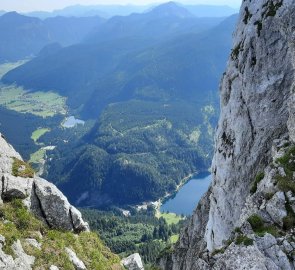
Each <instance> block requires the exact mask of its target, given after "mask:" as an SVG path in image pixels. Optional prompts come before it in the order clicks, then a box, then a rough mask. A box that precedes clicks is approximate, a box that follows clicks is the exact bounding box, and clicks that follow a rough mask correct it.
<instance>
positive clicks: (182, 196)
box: [161, 174, 212, 215]
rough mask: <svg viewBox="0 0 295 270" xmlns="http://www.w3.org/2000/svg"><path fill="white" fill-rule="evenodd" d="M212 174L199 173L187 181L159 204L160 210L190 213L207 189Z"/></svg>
mask: <svg viewBox="0 0 295 270" xmlns="http://www.w3.org/2000/svg"><path fill="white" fill-rule="evenodd" d="M211 179H212V176H211V175H210V174H199V175H197V176H196V177H195V178H193V179H191V180H190V181H188V182H187V183H186V184H185V185H184V186H183V187H181V189H180V190H179V191H178V192H177V193H176V194H175V195H174V196H173V197H171V198H169V199H168V200H167V201H166V202H164V203H163V205H162V206H161V212H166V211H169V212H171V213H176V214H179V215H181V214H184V215H191V214H192V213H193V210H194V209H195V208H196V206H197V204H198V202H199V200H200V199H201V197H202V196H203V194H205V192H206V191H207V190H208V188H209V185H210V183H211Z"/></svg>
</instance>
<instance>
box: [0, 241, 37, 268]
mask: <svg viewBox="0 0 295 270" xmlns="http://www.w3.org/2000/svg"><path fill="white" fill-rule="evenodd" d="M4 244H5V238H4V237H3V236H0V269H8V270H9V269H15V270H31V269H32V265H33V264H34V262H35V258H34V257H33V256H29V255H27V254H26V253H25V252H24V250H23V247H22V245H21V243H20V241H19V240H17V241H16V242H14V243H13V245H12V251H13V253H14V257H12V256H11V255H7V254H6V253H4V252H3V250H2V247H3V245H4Z"/></svg>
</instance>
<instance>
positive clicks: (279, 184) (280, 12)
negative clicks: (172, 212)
mask: <svg viewBox="0 0 295 270" xmlns="http://www.w3.org/2000/svg"><path fill="white" fill-rule="evenodd" d="M294 13H295V5H294V2H292V1H267V2H253V1H250V0H249V1H244V2H243V4H242V8H241V12H240V19H239V24H238V27H237V30H236V33H235V40H234V47H233V48H234V49H233V51H232V54H231V57H230V61H229V63H228V67H227V71H226V73H225V75H224V77H223V80H222V83H221V116H220V119H219V125H218V130H217V134H216V145H215V154H214V159H213V164H212V172H213V183H212V186H211V188H210V189H209V191H208V192H207V194H205V195H204V197H203V199H202V200H201V202H200V204H199V205H198V207H197V209H196V210H195V212H194V215H193V217H192V219H191V222H190V224H189V226H188V227H187V228H185V230H184V232H183V233H182V235H181V237H180V241H179V242H178V243H177V244H176V246H175V247H174V248H172V249H171V250H170V252H169V251H167V253H166V255H164V256H163V258H162V260H161V261H160V265H161V268H162V269H167V270H168V269H295V264H294V261H295V260H294V259H295V253H294V252H295V239H294V229H295V211H294V210H295V197H294V196H295V178H294V171H295V167H294V162H295V160H294V147H295V146H294V145H295V137H294V119H295V114H294V91H293V85H294V61H293V56H294V46H293V45H292V43H291V40H292V38H291V36H292V34H293V33H294V25H295V21H294ZM285 26H286V27H285Z"/></svg>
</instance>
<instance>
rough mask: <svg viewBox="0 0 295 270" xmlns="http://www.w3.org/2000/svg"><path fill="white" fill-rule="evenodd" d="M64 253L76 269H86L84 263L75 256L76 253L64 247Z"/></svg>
mask: <svg viewBox="0 0 295 270" xmlns="http://www.w3.org/2000/svg"><path fill="white" fill-rule="evenodd" d="M66 253H67V254H68V256H69V259H70V261H71V262H72V263H73V265H74V267H75V269H76V270H86V267H85V264H84V263H83V262H82V261H81V260H80V259H79V258H78V257H77V254H76V253H75V252H74V251H73V250H71V249H70V248H66Z"/></svg>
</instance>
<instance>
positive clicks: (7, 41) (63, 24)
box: [0, 12, 102, 62]
mask: <svg viewBox="0 0 295 270" xmlns="http://www.w3.org/2000/svg"><path fill="white" fill-rule="evenodd" d="M100 23H102V19H101V18H99V17H89V18H62V17H56V18H50V19H47V20H45V21H42V20H40V19H38V18H33V17H28V16H23V15H20V14H18V13H16V12H8V13H6V14H4V15H2V16H1V17H0V35H1V37H2V42H1V44H0V62H6V61H8V62H12V61H17V60H20V59H24V58H27V57H32V56H34V55H37V54H38V53H39V51H40V50H41V49H42V48H43V47H44V46H45V45H48V44H50V43H54V42H58V43H60V44H61V45H63V46H67V45H71V44H74V43H76V42H79V41H81V40H82V39H83V38H84V37H85V36H86V35H87V34H88V33H89V32H90V31H91V30H92V29H93V28H94V27H95V26H97V25H99V24H100Z"/></svg>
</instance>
